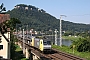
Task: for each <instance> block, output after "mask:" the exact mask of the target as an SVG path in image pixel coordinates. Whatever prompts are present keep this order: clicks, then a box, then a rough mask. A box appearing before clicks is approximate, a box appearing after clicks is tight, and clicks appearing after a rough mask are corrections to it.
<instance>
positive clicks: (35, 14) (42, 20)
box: [7, 4, 90, 32]
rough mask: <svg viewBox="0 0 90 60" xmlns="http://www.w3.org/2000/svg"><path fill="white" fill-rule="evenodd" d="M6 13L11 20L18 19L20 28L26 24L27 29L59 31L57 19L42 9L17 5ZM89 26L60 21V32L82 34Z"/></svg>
mask: <svg viewBox="0 0 90 60" xmlns="http://www.w3.org/2000/svg"><path fill="white" fill-rule="evenodd" d="M7 13H9V14H10V16H11V18H18V19H19V20H20V21H21V22H22V25H23V26H22V27H25V25H26V24H28V25H29V29H31V28H33V29H35V30H38V31H41V30H44V31H48V30H49V29H52V30H53V31H54V30H55V29H58V30H59V19H56V18H55V17H54V16H52V15H50V14H49V13H47V12H46V11H44V10H43V9H39V8H37V7H35V6H32V5H25V4H19V5H16V6H15V8H14V9H12V10H11V11H10V10H9V11H8V12H7ZM89 29H90V25H89V24H80V23H73V22H69V21H64V20H62V30H63V31H70V32H84V31H89Z"/></svg>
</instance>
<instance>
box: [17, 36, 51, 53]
mask: <svg viewBox="0 0 90 60" xmlns="http://www.w3.org/2000/svg"><path fill="white" fill-rule="evenodd" d="M18 37H19V38H21V39H23V36H22V35H19V36H18ZM24 39H25V40H27V38H24ZM28 41H30V42H29V43H30V45H31V46H32V47H35V48H37V49H39V50H40V51H42V52H44V51H51V48H52V46H51V40H50V39H49V38H46V37H45V36H32V37H30V36H29V37H28Z"/></svg>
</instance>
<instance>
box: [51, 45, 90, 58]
mask: <svg viewBox="0 0 90 60" xmlns="http://www.w3.org/2000/svg"><path fill="white" fill-rule="evenodd" d="M52 48H55V49H57V50H60V51H63V52H66V53H69V54H72V55H75V56H79V57H81V58H85V59H87V60H90V52H78V51H76V50H74V53H73V49H70V48H69V47H67V46H62V47H60V46H56V45H52Z"/></svg>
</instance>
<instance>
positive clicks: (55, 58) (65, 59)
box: [46, 49, 85, 60]
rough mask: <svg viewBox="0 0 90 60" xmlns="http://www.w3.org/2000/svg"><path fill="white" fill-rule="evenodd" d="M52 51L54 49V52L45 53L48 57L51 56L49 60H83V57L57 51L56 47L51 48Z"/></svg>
mask: <svg viewBox="0 0 90 60" xmlns="http://www.w3.org/2000/svg"><path fill="white" fill-rule="evenodd" d="M52 51H53V52H54V51H55V53H50V54H46V55H47V56H48V57H49V58H51V60H85V59H83V58H80V57H77V56H74V55H70V54H68V53H64V52H61V51H58V50H56V49H52Z"/></svg>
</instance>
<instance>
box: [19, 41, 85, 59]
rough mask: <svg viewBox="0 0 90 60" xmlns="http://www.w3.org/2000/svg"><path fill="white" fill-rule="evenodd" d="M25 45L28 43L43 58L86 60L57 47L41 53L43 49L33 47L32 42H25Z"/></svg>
mask: <svg viewBox="0 0 90 60" xmlns="http://www.w3.org/2000/svg"><path fill="white" fill-rule="evenodd" d="M20 41H21V40H20ZM22 42H23V41H22ZM25 45H28V46H29V47H30V49H31V50H32V51H33V52H34V53H35V54H37V55H38V56H39V57H40V58H41V60H85V59H83V58H80V57H77V56H74V55H71V54H68V53H64V52H61V51H58V50H56V49H52V50H51V52H46V53H41V51H39V50H38V49H37V48H34V47H31V46H30V44H28V43H25Z"/></svg>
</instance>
